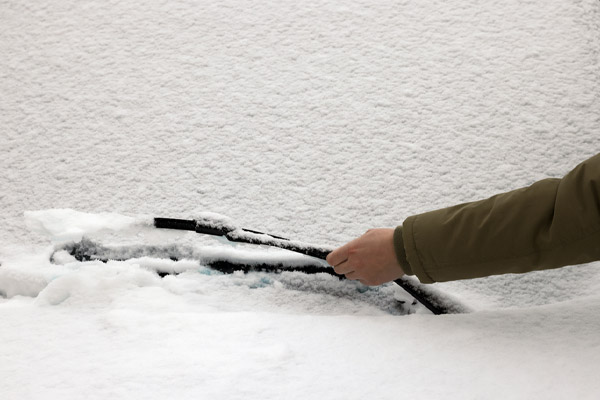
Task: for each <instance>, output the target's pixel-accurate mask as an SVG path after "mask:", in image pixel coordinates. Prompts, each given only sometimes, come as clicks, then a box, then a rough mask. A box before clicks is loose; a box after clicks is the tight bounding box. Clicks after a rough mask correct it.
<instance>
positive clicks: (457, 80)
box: [0, 0, 600, 399]
mask: <svg viewBox="0 0 600 400" xmlns="http://www.w3.org/2000/svg"><path fill="white" fill-rule="evenodd" d="M598 49H600V2H598V1H597V0H548V1H537V2H533V1H524V0H506V1H504V2H502V3H498V2H481V1H475V0H457V1H448V2H445V1H437V0H431V1H419V2H417V1H387V0H386V1H384V0H375V1H367V0H349V1H341V0H308V1H303V2H298V1H291V0H278V1H268V0H267V1H245V0H224V1H219V2H207V1H203V0H199V1H184V0H172V1H154V2H141V1H137V0H131V1H124V2H114V1H109V2H99V1H91V0H83V1H74V0H60V1H53V2H50V1H45V0H36V1H33V0H22V1H13V0H7V1H3V2H0V169H1V170H2V173H1V174H0V213H1V217H2V224H1V226H0V292H1V294H2V295H1V296H0V319H1V320H2V328H0V343H1V346H0V360H2V363H0V377H1V379H0V396H1V397H2V398H3V399H24V398H28V399H46V398H61V399H80V398H82V397H85V398H90V399H96V398H98V399H100V398H102V399H104V398H121V399H130V398H148V399H166V398H179V399H191V398H207V399H208V398H210V399H242V398H243V399H279V398H286V399H294V398H298V399H306V398H326V399H359V398H360V399H364V398H377V399H397V398H414V399H436V398H444V399H481V398H486V399H532V398H543V399H564V398H574V399H596V398H597V397H598V393H600V383H599V382H598V379H597V376H596V375H597V373H596V370H597V366H598V365H599V364H600V336H599V335H598V332H599V331H600V317H599V315H600V313H599V312H598V311H599V310H600V295H598V293H599V291H600V269H599V268H598V267H599V265H598V263H594V264H590V265H583V266H572V267H566V268H562V269H558V270H552V271H543V272H535V273H531V274H526V275H506V276H498V277H491V278H487V279H477V280H469V281H464V282H455V283H446V284H436V285H434V288H435V290H439V291H441V292H444V293H450V294H451V295H452V296H455V297H456V298H457V299H459V300H460V301H461V302H464V303H466V304H468V305H470V306H471V308H472V309H473V310H474V312H472V313H469V314H462V315H451V316H438V317H436V316H433V315H431V314H429V313H428V312H427V311H426V310H423V308H422V307H420V306H418V305H417V306H413V305H412V304H411V299H410V297H409V296H407V295H406V294H404V293H403V292H402V290H401V289H399V288H398V287H396V286H394V285H386V286H382V287H377V288H367V287H364V286H361V285H360V284H358V283H351V282H343V281H337V280H336V279H335V278H332V277H329V276H326V275H323V276H321V275H315V276H306V275H302V274H299V273H293V272H285V273H282V274H277V275H276V274H266V273H252V274H247V275H243V274H233V275H223V274H218V273H214V271H210V270H208V269H206V268H204V267H202V265H200V264H198V263H193V262H192V261H189V260H182V261H178V262H177V263H175V262H172V261H164V260H156V259H155V258H140V259H137V260H131V261H129V262H116V261H114V262H109V263H107V264H103V263H100V262H97V261H93V262H85V263H80V262H76V261H73V260H72V259H70V258H69V257H68V255H66V254H62V256H61V257H60V256H59V257H60V260H58V261H60V263H57V264H53V263H50V261H49V259H50V255H51V254H52V252H53V250H54V245H53V244H51V240H50V238H49V237H48V234H50V235H54V236H55V238H58V239H59V240H60V241H62V240H73V239H75V238H78V237H79V236H80V235H82V234H83V233H84V232H90V233H91V234H94V235H100V236H102V237H103V238H104V239H105V240H106V242H107V243H108V244H110V245H121V244H124V245H126V244H129V241H130V240H131V241H137V242H138V243H139V242H151V244H154V245H156V244H158V243H161V242H164V241H170V243H173V242H174V243H177V244H178V245H180V246H204V247H210V248H214V249H217V250H215V251H223V252H229V251H230V250H231V248H229V247H227V250H226V249H221V250H218V249H220V247H219V246H221V247H223V248H224V247H225V246H230V244H227V243H224V242H223V241H219V239H216V238H207V237H202V238H200V237H199V236H202V235H198V234H195V233H194V232H179V233H173V232H169V233H164V232H151V231H149V230H147V231H143V232H142V233H141V235H140V236H138V235H137V233H136V229H137V228H139V227H140V226H138V225H137V222H134V223H133V225H134V226H133V227H132V226H129V225H128V224H129V222H131V221H132V219H133V220H134V221H137V218H138V216H140V215H142V216H144V215H147V216H156V217H172V218H186V219H189V218H194V217H195V216H202V215H203V214H202V213H204V212H210V213H218V214H223V215H227V216H229V217H231V218H232V220H233V221H235V223H236V226H240V227H243V228H249V229H255V230H258V231H261V232H268V233H272V234H275V235H280V236H283V237H288V238H292V239H295V240H299V241H302V242H307V243H315V244H320V245H322V246H324V247H326V248H331V247H334V246H337V245H340V244H342V243H344V242H346V241H348V240H350V239H352V238H354V237H356V236H358V235H360V234H362V233H363V232H364V231H365V230H366V229H369V228H372V227H385V226H389V227H393V226H396V225H398V224H400V223H401V222H402V221H403V219H404V218H406V217H408V216H410V215H413V214H416V213H419V212H424V211H427V210H431V209H435V208H439V207H444V206H449V205H453V204H456V203H459V202H464V201H470V200H478V199H482V198H485V197H488V196H491V195H493V194H496V193H498V192H503V191H508V190H511V189H515V188H518V187H522V186H525V185H528V184H531V183H533V182H534V181H537V180H539V179H543V178H548V177H560V176H562V175H563V174H565V173H566V172H568V171H569V170H570V169H571V168H572V167H574V166H575V165H576V164H577V163H578V162H580V161H582V160H584V159H586V158H588V157H590V156H592V155H594V154H596V153H597V152H598V151H599V149H600V136H599V132H600V52H599V51H598ZM44 209H55V210H60V209H75V210H80V212H83V213H89V215H88V214H82V215H87V217H84V218H82V219H77V218H76V219H74V220H73V219H66V220H63V219H61V217H60V212H59V211H56V214H55V215H54V216H53V217H52V218H50V217H51V215H50V214H43V216H44V218H46V219H45V222H44V223H43V224H41V225H35V224H33V225H32V224H31V219H30V218H28V219H27V220H29V221H30V224H29V225H30V226H31V227H32V228H34V229H32V230H30V229H29V228H28V226H27V224H26V221H25V218H24V212H25V211H27V210H44ZM103 213H108V214H103ZM114 214H118V215H120V216H126V217H127V218H126V219H120V218H121V217H117V218H116V219H114V220H113V219H111V217H110V215H114ZM90 215H93V216H100V217H98V219H97V220H96V221H93V220H92V219H91V217H90ZM204 215H206V216H207V217H210V216H211V215H213V216H214V214H204ZM29 216H31V214H29ZM129 218H132V219H129ZM128 221H129V222H128ZM83 222H85V224H83ZM224 223H229V222H227V221H224ZM125 225H128V227H127V228H126V229H121V228H125ZM36 226H37V229H35V227H36ZM131 228H135V229H131ZM115 229H116V230H115ZM143 229H144V225H143V224H142V230H143ZM125 231H127V232H125ZM123 233H127V235H122V234H123ZM61 234H64V236H61ZM238 246H239V247H236V248H235V249H238V250H243V251H252V249H250V248H249V247H247V246H245V245H238ZM259 250H260V251H265V252H266V250H265V249H259ZM255 251H256V249H255ZM273 251H275V250H273ZM277 251H278V252H279V254H281V252H282V251H281V250H277ZM159 268H165V269H169V268H171V269H172V270H173V271H178V272H181V273H180V274H179V275H176V276H167V277H165V278H163V279H161V278H160V277H158V275H157V274H156V273H155V271H157V270H159ZM409 313H410V315H409Z"/></svg>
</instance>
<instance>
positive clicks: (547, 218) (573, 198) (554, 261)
mask: <svg viewBox="0 0 600 400" xmlns="http://www.w3.org/2000/svg"><path fill="white" fill-rule="evenodd" d="M398 236H401V237H402V240H401V241H400V240H395V247H396V253H397V255H398V257H399V260H401V259H402V253H403V252H404V254H405V255H406V261H404V262H406V263H407V264H405V265H404V269H405V271H407V270H408V271H407V272H408V273H410V272H411V271H412V273H414V274H415V275H417V277H418V278H419V279H420V280H421V281H422V282H426V283H431V282H443V281H451V280H457V279H469V278H477V277H482V276H488V275H495V274H505V273H523V272H529V271H533V270H538V269H548V268H557V267H562V266H565V265H573V264H581V263H586V262H591V261H596V260H600V155H597V156H595V157H592V158H590V159H589V160H587V161H585V162H583V163H582V164H580V165H578V166H577V167H576V168H575V169H574V170H573V171H571V172H570V173H569V174H567V175H566V176H565V177H564V178H563V179H546V180H543V181H540V182H536V183H535V184H533V185H531V186H529V187H527V188H522V189H518V190H515V191H512V192H508V193H503V194H500V195H497V196H494V197H491V198H489V199H486V200H482V201H477V202H472V203H466V204H461V205H457V206H454V207H449V208H445V209H441V210H436V211H432V212H428V213H424V214H420V215H415V216H412V217H409V218H407V219H406V220H405V221H404V223H403V225H402V229H401V230H399V229H398V230H397V231H396V233H395V237H396V238H397V237H398ZM401 245H403V248H400V246H401ZM400 262H401V264H402V261H400Z"/></svg>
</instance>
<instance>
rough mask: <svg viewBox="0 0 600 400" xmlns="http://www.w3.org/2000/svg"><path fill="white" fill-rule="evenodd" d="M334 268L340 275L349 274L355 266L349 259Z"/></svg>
mask: <svg viewBox="0 0 600 400" xmlns="http://www.w3.org/2000/svg"><path fill="white" fill-rule="evenodd" d="M333 270H334V271H335V273H336V274H338V275H345V274H348V273H350V272H352V271H354V266H353V265H351V264H350V263H349V262H348V260H346V261H344V262H343V263H341V264H338V265H336V266H335V267H333Z"/></svg>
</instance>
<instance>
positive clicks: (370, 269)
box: [327, 228, 404, 286]
mask: <svg viewBox="0 0 600 400" xmlns="http://www.w3.org/2000/svg"><path fill="white" fill-rule="evenodd" d="M327 262H328V263H329V264H330V265H332V266H333V267H334V269H335V272H336V273H337V274H340V275H342V274H343V275H346V278H348V279H351V280H358V281H360V282H361V283H363V284H365V285H369V286H376V285H381V284H382V283H385V282H389V281H393V280H394V279H398V278H400V277H401V276H402V275H404V271H403V270H402V267H401V266H400V264H399V263H398V259H397V258H396V250H395V249H394V229H387V228H379V229H369V230H368V231H367V232H366V233H365V234H364V235H362V236H361V237H359V238H357V239H354V240H353V241H351V242H348V243H346V244H345V245H343V246H342V247H339V248H337V249H335V250H334V251H332V252H331V253H329V255H328V256H327Z"/></svg>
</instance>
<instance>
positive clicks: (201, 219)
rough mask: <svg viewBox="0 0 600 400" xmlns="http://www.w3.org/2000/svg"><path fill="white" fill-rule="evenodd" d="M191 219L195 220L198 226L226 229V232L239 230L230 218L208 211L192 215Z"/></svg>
mask: <svg viewBox="0 0 600 400" xmlns="http://www.w3.org/2000/svg"><path fill="white" fill-rule="evenodd" d="M192 219H194V220H196V222H197V223H199V224H202V225H205V226H210V227H214V228H218V229H226V230H228V231H231V230H234V229H238V228H239V227H238V226H237V224H236V223H235V222H234V220H233V219H232V218H230V217H228V216H226V215H223V214H219V213H214V212H210V211H203V212H200V213H196V214H194V215H193V218H192Z"/></svg>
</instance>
